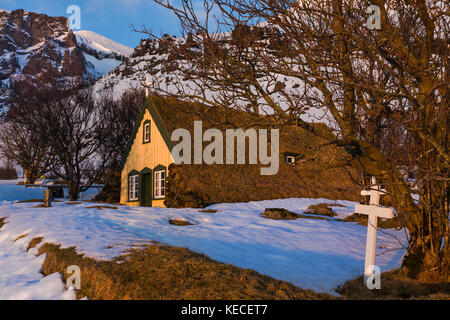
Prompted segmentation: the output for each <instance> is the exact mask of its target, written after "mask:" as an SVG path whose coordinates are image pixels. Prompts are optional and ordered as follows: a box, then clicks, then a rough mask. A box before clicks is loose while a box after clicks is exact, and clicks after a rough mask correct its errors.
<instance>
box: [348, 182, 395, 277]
mask: <svg viewBox="0 0 450 320" xmlns="http://www.w3.org/2000/svg"><path fill="white" fill-rule="evenodd" d="M384 193H386V190H384V189H381V188H380V186H379V185H377V184H376V180H375V178H374V177H372V186H371V190H370V191H366V190H363V191H361V195H363V196H370V202H369V205H362V204H357V205H355V213H359V214H366V215H368V223H367V240H366V258H365V265H364V283H366V280H367V278H368V277H370V276H371V275H372V274H373V268H370V269H369V267H370V266H373V265H375V248H376V245H375V244H376V240H377V222H378V218H388V219H390V218H393V217H394V210H393V209H392V208H384V207H380V206H379V204H380V195H382V194H384Z"/></svg>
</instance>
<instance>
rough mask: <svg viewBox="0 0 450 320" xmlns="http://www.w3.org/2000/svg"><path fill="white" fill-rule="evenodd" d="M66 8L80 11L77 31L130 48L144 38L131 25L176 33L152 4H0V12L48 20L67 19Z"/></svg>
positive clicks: (98, 0)
mask: <svg viewBox="0 0 450 320" xmlns="http://www.w3.org/2000/svg"><path fill="white" fill-rule="evenodd" d="M70 5H78V6H79V7H80V9H81V30H90V31H94V32H97V33H99V34H101V35H104V36H105V37H108V38H110V39H112V40H114V41H117V42H119V43H122V44H125V45H127V46H130V47H132V48H134V47H136V46H137V45H138V44H139V41H140V39H141V38H145V37H146V36H145V35H143V34H140V33H135V32H132V30H131V28H130V25H132V24H134V25H135V27H136V28H138V29H139V28H140V27H141V26H142V25H143V24H145V25H146V26H147V27H149V28H151V29H152V30H153V32H155V33H157V34H160V33H169V34H175V35H178V34H179V33H180V25H179V22H178V20H177V18H176V17H175V16H174V15H173V14H172V13H171V12H170V11H169V10H167V9H165V8H163V7H161V6H158V5H157V4H155V3H154V1H153V0H0V8H1V9H5V10H14V9H19V8H21V9H25V10H26V11H33V12H38V13H44V14H47V15H49V16H65V17H68V16H69V14H67V13H66V9H67V7H68V6H70Z"/></svg>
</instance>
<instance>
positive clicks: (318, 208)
mask: <svg viewBox="0 0 450 320" xmlns="http://www.w3.org/2000/svg"><path fill="white" fill-rule="evenodd" d="M328 206H329V205H328V204H326V203H319V204H313V205H310V206H309V207H308V209H309V210H308V211H305V212H304V213H305V214H316V215H320V216H327V217H335V216H337V213H336V212H334V211H333V209H331V208H329V207H328Z"/></svg>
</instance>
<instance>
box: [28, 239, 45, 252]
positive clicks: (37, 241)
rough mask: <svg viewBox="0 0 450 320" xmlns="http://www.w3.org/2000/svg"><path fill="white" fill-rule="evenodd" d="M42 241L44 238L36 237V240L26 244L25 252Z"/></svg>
mask: <svg viewBox="0 0 450 320" xmlns="http://www.w3.org/2000/svg"><path fill="white" fill-rule="evenodd" d="M42 239H44V237H36V238H33V239H31V241H30V243H29V244H28V248H27V251H29V250H30V249H32V248H34V247H36V246H37V245H38V244H39V243H41V242H42Z"/></svg>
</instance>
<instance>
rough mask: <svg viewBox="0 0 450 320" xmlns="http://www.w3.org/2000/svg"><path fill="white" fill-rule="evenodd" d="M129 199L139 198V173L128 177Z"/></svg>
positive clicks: (135, 199)
mask: <svg viewBox="0 0 450 320" xmlns="http://www.w3.org/2000/svg"><path fill="white" fill-rule="evenodd" d="M128 200H129V201H137V200H139V176H138V175H137V174H136V175H131V176H129V177H128Z"/></svg>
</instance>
